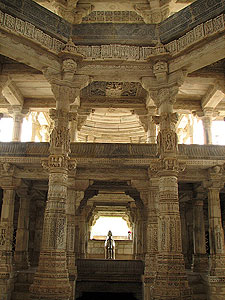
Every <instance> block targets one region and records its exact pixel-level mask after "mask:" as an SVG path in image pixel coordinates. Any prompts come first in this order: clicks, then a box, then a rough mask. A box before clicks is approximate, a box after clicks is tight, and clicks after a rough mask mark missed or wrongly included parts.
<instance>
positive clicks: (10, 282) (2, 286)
mask: <svg viewBox="0 0 225 300" xmlns="http://www.w3.org/2000/svg"><path fill="white" fill-rule="evenodd" d="M14 281H15V278H14V274H9V273H3V272H0V300H11V295H12V292H13V290H14Z"/></svg>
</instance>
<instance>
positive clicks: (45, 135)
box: [41, 125, 50, 142]
mask: <svg viewBox="0 0 225 300" xmlns="http://www.w3.org/2000/svg"><path fill="white" fill-rule="evenodd" d="M49 135H50V134H49V126H48V125H42V126H41V136H42V141H43V142H49Z"/></svg>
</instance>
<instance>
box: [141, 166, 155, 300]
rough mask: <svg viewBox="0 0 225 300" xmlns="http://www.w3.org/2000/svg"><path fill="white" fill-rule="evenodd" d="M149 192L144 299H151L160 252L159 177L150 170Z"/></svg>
mask: <svg viewBox="0 0 225 300" xmlns="http://www.w3.org/2000/svg"><path fill="white" fill-rule="evenodd" d="M149 175H150V176H149V177H150V180H149V193H148V203H147V212H146V214H147V226H146V243H147V245H146V254H145V270H144V276H143V285H144V299H145V300H148V299H150V295H151V288H152V286H153V283H154V279H155V276H156V271H157V254H158V178H157V177H152V172H149Z"/></svg>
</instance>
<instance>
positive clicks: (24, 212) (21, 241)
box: [14, 191, 30, 269]
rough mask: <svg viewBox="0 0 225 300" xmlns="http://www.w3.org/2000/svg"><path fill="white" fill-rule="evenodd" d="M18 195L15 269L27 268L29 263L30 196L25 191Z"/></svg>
mask: <svg viewBox="0 0 225 300" xmlns="http://www.w3.org/2000/svg"><path fill="white" fill-rule="evenodd" d="M19 196H20V208H19V216H18V226H17V232H16V248H15V254H14V261H15V264H16V267H17V269H28V267H29V265H30V264H29V259H28V242H29V217H30V216H29V209H30V197H29V195H28V193H27V191H24V192H20V194H19Z"/></svg>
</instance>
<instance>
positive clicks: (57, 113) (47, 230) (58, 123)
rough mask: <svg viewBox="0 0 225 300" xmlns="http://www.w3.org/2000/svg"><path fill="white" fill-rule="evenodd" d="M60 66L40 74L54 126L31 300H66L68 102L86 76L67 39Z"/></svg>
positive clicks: (70, 163) (46, 164)
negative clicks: (50, 99)
mask: <svg viewBox="0 0 225 300" xmlns="http://www.w3.org/2000/svg"><path fill="white" fill-rule="evenodd" d="M59 55H60V56H61V57H62V61H63V62H62V66H61V70H60V71H59V74H57V75H56V71H55V70H53V73H52V70H51V69H47V70H45V73H44V75H45V76H46V78H47V79H48V80H49V82H50V84H51V88H52V92H53V94H54V96H55V99H56V109H55V110H52V111H51V113H50V116H51V118H52V119H53V120H54V128H53V131H52V133H51V137H50V149H49V151H50V155H49V158H48V160H46V161H44V162H43V166H44V167H46V168H47V169H48V171H49V188H48V200H47V203H46V209H45V215H44V224H43V235H42V244H41V252H40V259H39V265H38V269H37V271H36V273H35V276H34V282H33V284H32V285H31V287H30V292H31V299H35V300H40V299H42V300H50V299H51V300H53V299H54V300H55V299H57V300H68V299H69V298H70V297H71V286H70V283H69V274H68V267H67V251H66V244H67V241H66V238H67V234H66V231H67V217H66V201H67V186H68V172H69V170H73V169H74V168H76V161H72V160H71V159H70V158H69V153H70V133H69V121H70V120H71V117H72V115H71V114H72V113H70V104H71V103H73V102H74V100H75V99H76V97H77V96H78V95H79V92H80V89H81V88H82V87H84V86H85V85H87V84H88V80H89V78H88V77H87V76H83V75H75V72H76V71H77V62H78V60H79V59H81V58H82V57H81V56H80V55H79V54H78V53H77V52H76V47H75V46H74V44H73V43H72V41H69V42H68V44H67V45H66V46H65V49H64V50H63V51H62V52H61V53H60V54H59Z"/></svg>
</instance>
